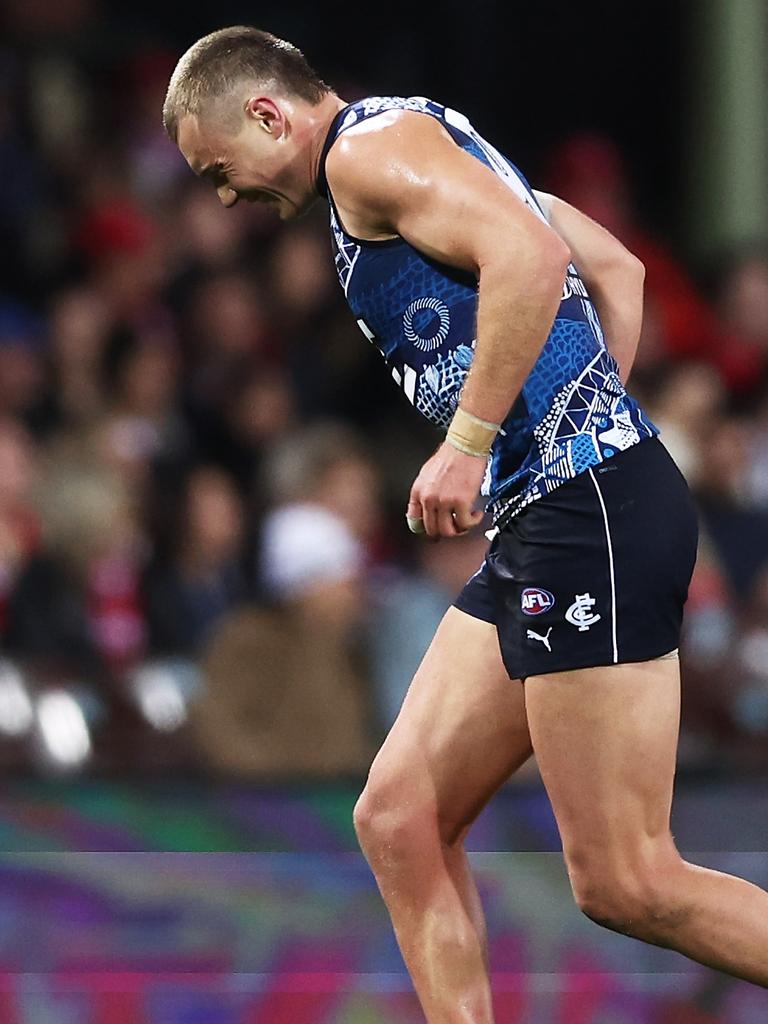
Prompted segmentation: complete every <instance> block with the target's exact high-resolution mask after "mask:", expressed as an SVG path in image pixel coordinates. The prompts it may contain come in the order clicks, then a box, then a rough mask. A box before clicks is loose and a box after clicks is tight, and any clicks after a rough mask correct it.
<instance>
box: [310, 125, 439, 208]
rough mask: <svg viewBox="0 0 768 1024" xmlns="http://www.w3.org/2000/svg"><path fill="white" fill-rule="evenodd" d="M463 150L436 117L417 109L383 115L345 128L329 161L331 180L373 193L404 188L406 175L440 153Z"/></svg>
mask: <svg viewBox="0 0 768 1024" xmlns="http://www.w3.org/2000/svg"><path fill="white" fill-rule="evenodd" d="M456 149H458V147H457V146H456V145H455V143H454V142H453V140H452V139H451V137H450V135H449V134H448V131H447V130H446V129H445V128H444V127H443V125H442V124H441V123H440V121H439V120H438V119H437V118H436V117H434V116H433V115H431V114H429V113H426V112H420V111H415V110H406V109H401V108H393V109H388V110H382V111H381V112H379V113H377V114H374V115H372V116H369V117H366V118H365V119H364V120H361V121H359V122H358V123H357V124H353V125H351V126H350V127H348V128H345V129H344V130H343V131H342V132H341V133H340V134H339V136H338V138H337V139H336V140H335V142H334V143H333V145H332V146H331V148H330V150H329V152H328V156H327V158H326V174H327V176H328V179H329V181H330V182H331V183H332V184H333V185H335V186H337V187H341V188H345V187H348V188H351V189H353V190H354V191H358V190H360V189H361V188H362V190H363V191H364V192H365V191H368V190H369V188H370V186H371V184H372V183H374V182H375V183H376V184H377V185H378V186H379V187H381V186H382V185H386V184H387V182H390V183H391V185H392V187H399V185H400V183H401V179H402V175H403V173H404V171H407V169H408V168H409V167H412V166H414V165H417V164H423V162H424V161H425V160H429V161H430V162H433V161H434V160H436V159H438V158H439V154H440V153H441V152H443V153H444V152H445V151H453V150H456Z"/></svg>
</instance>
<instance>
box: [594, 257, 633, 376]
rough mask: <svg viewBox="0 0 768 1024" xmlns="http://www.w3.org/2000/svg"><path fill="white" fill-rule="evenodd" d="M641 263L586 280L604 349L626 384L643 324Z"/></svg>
mask: <svg viewBox="0 0 768 1024" xmlns="http://www.w3.org/2000/svg"><path fill="white" fill-rule="evenodd" d="M644 276H645V274H644V271H643V267H642V264H641V263H640V262H639V261H636V263H635V265H630V266H628V267H627V268H621V269H620V270H616V271H614V272H612V273H609V274H606V275H604V276H603V277H602V278H601V279H599V280H593V281H588V282H586V284H587V287H588V289H589V294H590V296H591V298H592V301H593V303H594V305H595V308H596V310H597V314H598V316H599V317H600V323H601V324H602V325H603V333H604V335H605V344H606V347H607V348H608V351H609V352H610V353H611V355H612V356H613V357H614V359H615V360H616V362H617V363H618V365H619V376H620V378H621V380H622V382H623V383H624V384H626V382H627V379H628V377H629V374H630V371H631V369H632V364H633V362H634V359H635V354H636V352H637V344H638V342H639V340H640V331H641V329H642V325H643V279H644Z"/></svg>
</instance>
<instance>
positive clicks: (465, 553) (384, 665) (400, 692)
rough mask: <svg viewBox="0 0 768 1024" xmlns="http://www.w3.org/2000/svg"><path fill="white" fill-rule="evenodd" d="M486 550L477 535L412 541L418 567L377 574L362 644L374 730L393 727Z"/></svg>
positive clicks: (484, 540) (481, 536) (479, 533)
mask: <svg viewBox="0 0 768 1024" xmlns="http://www.w3.org/2000/svg"><path fill="white" fill-rule="evenodd" d="M487 549H488V540H487V538H486V536H485V534H484V533H483V531H482V530H481V529H476V530H473V531H471V532H470V533H468V534H466V535H465V536H463V537H456V538H453V539H452V540H450V541H441V542H440V543H438V544H434V543H430V542H428V541H426V540H424V539H423V538H419V539H418V541H417V553H418V563H417V566H416V568H415V570H413V571H411V572H402V571H392V572H390V573H387V574H384V573H382V574H380V575H379V577H378V578H377V580H376V585H375V587H374V589H373V594H372V600H371V606H370V614H369V618H368V621H367V630H366V640H367V643H368V647H369V650H370V655H371V676H372V682H373V688H374V695H375V704H376V714H377V725H378V727H379V730H380V732H381V733H382V734H384V733H386V732H387V731H388V730H389V729H390V728H391V726H392V725H393V723H394V721H395V719H396V718H397V715H398V713H399V711H400V706H401V704H402V703H403V698H404V697H405V694H406V691H407V689H408V686H409V685H410V682H411V679H412V678H413V676H414V674H415V672H416V669H417V668H418V667H419V663H420V662H421V659H422V657H423V656H424V653H425V652H426V650H427V647H429V644H430V642H431V640H432V637H433V636H434V634H435V630H436V629H437V627H438V625H439V623H440V620H441V619H442V617H443V615H444V614H445V612H446V611H447V609H448V608H449V606H450V605H451V603H452V602H453V601H454V600H455V598H456V597H457V596H458V594H459V592H460V590H461V589H462V587H463V586H464V584H465V583H466V582H467V580H468V579H469V578H470V576H472V575H473V574H474V573H475V572H477V570H478V569H479V568H480V565H481V564H482V561H483V559H484V558H485V553H486V551H487Z"/></svg>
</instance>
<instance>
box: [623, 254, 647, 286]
mask: <svg viewBox="0 0 768 1024" xmlns="http://www.w3.org/2000/svg"><path fill="white" fill-rule="evenodd" d="M624 266H625V269H626V271H627V273H628V274H631V275H632V277H634V278H635V279H636V280H637V281H639V282H640V283H641V284H642V282H643V281H644V280H645V264H644V263H643V261H642V260H641V259H638V258H637V256H635V255H634V254H633V253H631V252H629V251H627V252H626V256H625V259H624Z"/></svg>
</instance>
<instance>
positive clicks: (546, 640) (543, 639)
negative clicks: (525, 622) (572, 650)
mask: <svg viewBox="0 0 768 1024" xmlns="http://www.w3.org/2000/svg"><path fill="white" fill-rule="evenodd" d="M551 632H552V627H551V626H550V627H549V629H548V630H547V635H546V636H541V635H540V634H539V633H537V632H536V631H535V630H533V629H529V630H528V639H529V640H541V642H542V643H543V644H544V646H545V647H546V648H547V650H548V651H549V653H550V654H551V653H552V648H551V646H550V643H549V634H550V633H551Z"/></svg>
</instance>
